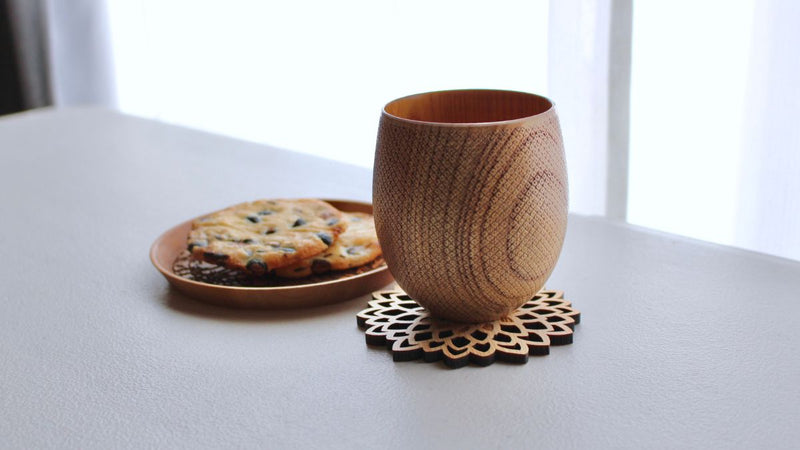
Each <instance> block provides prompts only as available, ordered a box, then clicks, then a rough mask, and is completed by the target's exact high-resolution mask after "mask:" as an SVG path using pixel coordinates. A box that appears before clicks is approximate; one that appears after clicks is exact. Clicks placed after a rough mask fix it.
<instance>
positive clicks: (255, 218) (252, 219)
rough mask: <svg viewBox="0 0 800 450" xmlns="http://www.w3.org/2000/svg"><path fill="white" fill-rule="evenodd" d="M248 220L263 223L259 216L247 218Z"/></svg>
mask: <svg viewBox="0 0 800 450" xmlns="http://www.w3.org/2000/svg"><path fill="white" fill-rule="evenodd" d="M247 220H249V221H250V222H253V223H258V222H261V218H260V217H258V216H247Z"/></svg>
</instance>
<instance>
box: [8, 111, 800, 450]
mask: <svg viewBox="0 0 800 450" xmlns="http://www.w3.org/2000/svg"><path fill="white" fill-rule="evenodd" d="M376 121H377V117H376ZM264 126H265V127H268V126H269V124H268V123H265V124H264ZM331 174H336V175H337V176H335V177H331ZM300 179H302V180H304V182H298V180H300ZM343 180H346V182H343ZM371 185H372V174H371V173H370V171H369V170H367V169H362V168H357V167H353V166H348V165H345V164H338V163H335V162H332V161H330V160H324V159H320V158H313V157H309V156H306V155H302V154H298V153H292V152H287V151H281V150H278V149H275V148H270V147H264V146H261V145H256V144H253V143H248V142H242V141H237V140H233V139H228V138H224V137H220V136H215V135H211V134H207V133H202V132H198V131H193V130H189V129H185V128H180V127H173V126H169V125H166V124H162V123H157V122H151V121H147V120H143V119H137V118H133V117H128V116H122V115H119V114H114V113H110V112H104V111H98V110H84V109H69V110H63V111H41V112H35V113H31V114H24V115H20V116H12V117H7V118H2V119H0V208H2V220H0V243H2V247H1V248H2V249H3V252H4V257H3V258H0V277H1V279H0V405H1V406H2V408H0V447H3V448H4V449H5V448H8V449H30V448H36V449H39V448H58V449H64V448H76V449H91V448H98V449H108V448H114V449H118V448H135V449H140V448H169V449H173V448H193V449H194V448H297V449H305V448H342V449H354V448H373V449H374V448H381V449H383V448H388V449H408V448H423V449H425V448H429V449H434V448H436V449H438V448H498V447H500V448H526V449H527V448H568V449H572V448H574V449H587V448H590V449H602V448H615V449H616V448H698V449H708V448H745V449H753V448H794V447H796V446H797V443H798V442H800V427H798V426H797V424H798V423H800V408H799V407H798V405H800V383H798V381H797V380H798V379H800V357H798V350H797V349H798V348H800V327H798V326H797V323H798V317H800V302H798V292H800V263H798V262H796V261H788V260H785V259H780V258H774V257H769V256H765V255H760V254H757V253H751V252H746V251H741V250H737V249H733V248H729V247H723V246H719V245H713V244H707V243H703V242H699V241H694V240H690V239H684V238H680V237H677V236H673V235H668V234H663V233H655V232H652V231H649V230H645V229H642V228H637V227H631V226H627V225H624V224H620V223H615V222H609V221H607V220H603V219H599V218H591V217H583V216H575V215H571V216H570V218H569V224H568V227H567V235H566V238H565V239H564V248H563V252H562V254H561V257H560V259H559V262H558V265H557V266H556V269H555V270H554V271H553V274H552V276H551V277H550V279H549V281H548V287H552V288H558V289H559V290H563V291H564V292H565V297H566V298H568V299H569V300H571V301H572V302H573V304H574V305H575V307H577V308H578V309H579V310H580V311H581V315H582V319H583V320H581V324H580V325H578V326H577V327H576V332H575V340H574V342H573V343H572V344H571V345H566V346H562V347H558V348H553V349H552V353H551V355H549V356H547V357H541V358H538V357H537V358H530V360H529V361H528V363H527V364H524V365H511V364H493V365H491V366H490V367H472V366H467V367H464V368H461V369H459V370H447V369H445V368H443V367H442V365H441V364H426V363H423V362H406V363H394V362H393V361H392V355H391V354H389V352H387V351H386V350H384V349H375V348H370V347H368V346H366V345H364V332H363V331H362V330H360V329H359V328H358V327H357V326H356V320H355V315H356V314H357V313H358V312H359V311H361V310H363V309H364V308H365V307H366V306H367V301H369V300H370V296H364V297H361V298H357V299H353V300H351V301H347V302H343V303H337V304H334V305H327V306H321V307H317V308H311V309H299V310H293V311H243V310H232V309H228V308H221V307H217V306H213V305H208V304H205V303H202V302H198V301H196V300H194V299H192V298H190V297H188V296H186V295H184V294H182V293H181V292H180V291H177V290H175V289H174V288H171V287H170V285H169V283H167V282H166V280H164V278H163V277H162V276H161V274H160V273H158V271H157V270H156V269H155V268H153V266H152V264H151V263H150V261H149V259H148V254H147V252H148V249H149V247H150V245H151V244H152V243H153V241H154V240H155V239H156V238H157V237H158V236H159V235H160V234H161V233H162V232H163V231H164V230H165V229H167V228H169V227H170V226H173V225H174V224H176V223H180V222H182V221H184V220H186V219H187V218H191V217H196V216H198V215H200V214H203V213H205V212H208V211H213V210H216V209H220V208H223V207H225V206H226V205H231V204H234V203H236V202H238V201H244V200H247V199H252V198H260V197H264V196H267V195H270V196H275V197H289V196H296V197H325V198H347V199H356V200H362V201H369V200H370V189H371ZM509 424H513V426H512V427H509Z"/></svg>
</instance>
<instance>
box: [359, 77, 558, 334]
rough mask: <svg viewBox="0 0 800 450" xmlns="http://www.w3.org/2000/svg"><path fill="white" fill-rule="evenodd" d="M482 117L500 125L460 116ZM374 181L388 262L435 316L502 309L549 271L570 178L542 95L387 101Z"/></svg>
mask: <svg viewBox="0 0 800 450" xmlns="http://www.w3.org/2000/svg"><path fill="white" fill-rule="evenodd" d="M390 112H393V113H396V114H405V115H406V116H401V115H394V114H392V113H390ZM410 119H414V120H416V119H427V120H439V121H441V122H442V123H438V122H420V121H412V120H410ZM489 119H494V120H496V121H497V120H505V121H504V122H492V123H464V121H467V120H473V121H485V120H489ZM509 119H513V120H510V121H509ZM451 122H457V123H451ZM373 180H374V181H373V191H372V195H373V199H374V205H375V227H376V230H377V232H378V238H379V239H380V241H381V246H382V248H383V251H384V255H385V258H386V261H387V263H388V264H389V269H390V270H391V271H392V274H393V275H394V277H395V279H396V280H397V283H398V284H399V285H400V286H401V287H402V288H403V289H404V290H405V291H406V292H408V293H409V294H410V295H411V296H412V297H414V299H416V300H417V301H418V302H420V304H422V305H424V306H425V307H426V308H428V309H429V310H430V311H431V314H433V315H434V316H437V317H440V318H444V319H448V320H453V321H459V322H471V323H474V322H485V321H489V320H494V319H497V318H499V317H502V316H504V315H505V314H506V313H508V312H509V311H510V310H512V309H514V308H516V307H518V306H520V305H521V304H523V303H524V302H525V301H527V300H529V299H530V298H532V297H533V295H534V294H536V292H538V291H539V289H541V288H542V286H543V285H544V282H545V280H547V277H548V276H549V275H550V273H551V272H552V270H553V268H554V267H555V264H556V261H557V260H558V255H559V252H560V251H561V245H562V243H563V240H564V232H565V230H566V226H567V223H566V221H567V174H566V170H565V167H564V148H563V143H562V139H561V130H560V129H559V125H558V118H557V116H556V113H555V110H554V109H553V107H552V104H551V103H550V102H549V101H547V100H546V99H544V98H542V97H538V96H535V95H530V94H521V93H509V92H502V91H500V92H497V91H456V92H443V93H442V92H438V93H432V94H425V95H417V96H413V97H408V98H403V99H400V100H397V101H395V102H392V103H390V104H389V105H387V106H386V108H385V111H384V114H383V115H382V116H381V121H380V129H379V132H378V142H377V148H376V153H375V172H374V178H373Z"/></svg>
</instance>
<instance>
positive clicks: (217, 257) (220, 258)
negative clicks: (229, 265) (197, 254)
mask: <svg viewBox="0 0 800 450" xmlns="http://www.w3.org/2000/svg"><path fill="white" fill-rule="evenodd" d="M203 258H205V260H206V261H211V262H215V263H220V262H224V261H227V259H228V255H223V254H221V253H213V252H203Z"/></svg>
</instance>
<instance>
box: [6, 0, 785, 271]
mask: <svg viewBox="0 0 800 450" xmlns="http://www.w3.org/2000/svg"><path fill="white" fill-rule="evenodd" d="M33 1H35V2H37V3H39V4H43V5H45V8H44V9H45V11H46V26H45V28H46V29H45V30H44V31H46V33H45V34H44V36H45V38H46V42H47V44H48V45H46V47H47V48H46V50H47V52H48V55H49V56H48V58H47V61H48V62H49V64H50V65H51V67H50V75H51V76H52V77H53V80H52V81H50V86H51V87H52V88H53V89H54V95H53V101H54V102H55V104H56V105H69V104H81V103H90V104H101V105H105V106H110V107H119V108H121V109H122V110H123V111H126V112H129V113H134V114H139V115H144V116H148V117H154V118H157V119H160V120H165V121H169V122H174V123H179V124H185V125H190V126H194V127H198V128H203V129H208V130H210V131H214V132H222V133H225V134H230V135H234V136H238V137H241V138H245V139H250V140H256V141H261V142H266V143H269V144H273V145H278V146H283V147H287V148H292V149H295V150H301V151H319V152H321V153H322V154H324V155H325V156H326V157H330V158H337V159H342V160H345V161H349V162H353V163H356V164H362V165H366V166H369V165H370V164H371V153H372V147H373V145H374V144H373V140H374V127H375V125H376V124H377V113H378V112H379V110H380V107H381V106H382V104H383V102H385V101H386V100H388V99H389V98H391V97H394V96H398V95H404V94H408V93H412V92H416V91H423V90H432V89H444V88H460V87H488V88H509V89H517V90H525V91H534V92H540V93H544V94H546V95H548V96H549V97H551V98H552V99H553V100H554V101H555V103H556V107H557V109H558V112H559V115H560V117H561V120H562V129H563V132H564V137H565V145H566V151H567V164H568V170H569V176H570V200H571V209H572V211H573V212H577V213H582V214H594V215H603V216H607V217H611V218H614V219H620V220H627V221H629V222H631V223H634V224H639V225H643V226H646V227H650V228H655V229H660V230H664V231H668V232H673V233H678V234H683V235H686V236H691V237H696V238H699V239H703V240H708V241H714V242H720V243H723V244H729V245H736V246H740V247H744V248H749V249H753V250H757V251H762V252H768V253H772V254H775V255H779V256H784V257H789V258H794V259H800V233H799V232H798V231H797V230H798V229H800V195H799V194H800V131H798V129H799V128H800V127H798V126H797V124H798V118H800V91H798V85H799V84H798V83H797V80H799V79H800V58H798V57H797V50H796V49H797V48H800V28H798V27H797V24H798V23H800V2H794V1H792V0H765V1H760V0H740V1H737V2H729V1H711V0H708V1H704V2H694V1H687V0H676V1H672V2H632V0H569V1H563V2H562V1H552V2H547V1H545V0H540V1H535V2H527V1H513V0H508V1H503V2H495V3H492V4H488V3H485V2H423V1H421V0H419V1H417V0H414V1H408V2H392V1H382V2H372V1H356V0H352V1H349V0H348V1H345V2H337V3H336V4H335V5H331V4H329V3H327V2H315V3H310V4H307V3H303V4H302V5H293V4H288V5H285V6H281V4H280V3H279V2H256V1H244V0H236V1H231V2H225V4H224V6H223V5H222V4H221V3H219V2H202V1H198V2H181V1H177V0H163V1H153V0H136V1H121V0H108V1H104V0H77V1H73V2H68V3H67V2H58V1H57V0H47V1H45V0H33ZM15 3H19V4H26V2H25V1H22V0H14V1H11V2H10V4H11V6H12V9H13V7H14V4H15ZM67 5H68V6H67ZM280 8H283V9H280ZM12 17H13V14H12ZM109 17H110V20H109ZM17 25H18V27H20V28H24V27H22V24H21V23H17ZM264 30H267V31H264ZM262 32H263V33H262ZM259 33H261V34H259ZM264 33H266V34H264ZM17 34H20V33H17ZM22 34H24V33H22ZM363 62H366V67H367V69H366V70H362V71H357V70H355V71H354V70H348V67H353V66H354V65H357V64H361V63H363ZM210 70H216V72H214V73H216V75H215V78H214V79H213V82H211V83H209V82H204V81H202V80H204V78H202V77H201V76H200V75H206V74H207V73H209V71H210ZM387 73H391V74H393V75H399V76H400V79H401V80H404V81H405V84H402V85H400V84H398V82H397V81H396V80H395V81H392V80H391V79H390V78H388V77H386V76H385V75H386V74H387ZM192 74H195V75H196V76H193V75H192ZM326 92H327V93H330V92H334V93H335V95H334V97H332V98H333V100H323V101H322V104H321V105H320V104H319V99H320V98H322V97H320V95H322V94H323V93H326ZM355 93H361V94H364V95H361V96H355V95H354V94H355ZM292 98H294V99H295V101H294V102H291V101H288V102H287V99H289V100H291V99H292ZM170 102H171V103H170ZM286 105H288V106H286ZM319 110H323V111H324V113H325V114H326V116H327V117H329V118H330V120H329V121H327V124H326V125H325V127H323V128H315V129H314V130H310V131H307V132H306V133H297V132H293V131H290V130H289V128H287V126H284V125H285V124H290V123H294V122H297V121H299V120H303V118H306V117H309V111H319ZM193 111H194V112H197V111H201V114H200V116H199V117H200V118H199V119H198V120H194V121H193V119H188V118H187V117H188V116H187V115H186V114H187V113H190V112H193ZM220 112H221V113H220ZM337 121H339V122H337ZM356 122H357V123H359V124H360V125H359V127H361V128H360V129H361V130H369V132H367V131H357V132H353V133H354V134H348V133H350V132H351V131H348V129H347V127H348V126H349V125H342V124H354V123H356ZM337 123H338V124H339V125H337ZM326 127H327V128H326ZM352 149H356V150H354V151H353V150H352Z"/></svg>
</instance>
